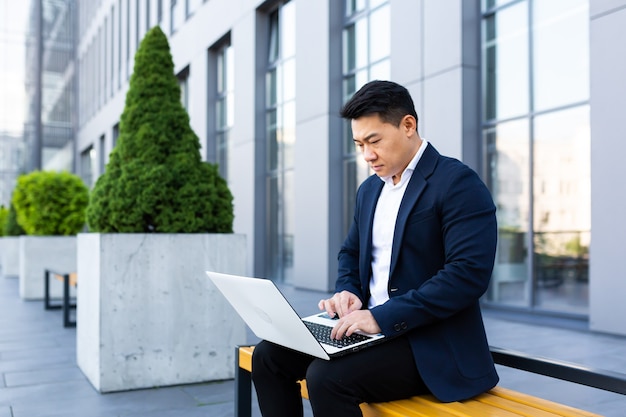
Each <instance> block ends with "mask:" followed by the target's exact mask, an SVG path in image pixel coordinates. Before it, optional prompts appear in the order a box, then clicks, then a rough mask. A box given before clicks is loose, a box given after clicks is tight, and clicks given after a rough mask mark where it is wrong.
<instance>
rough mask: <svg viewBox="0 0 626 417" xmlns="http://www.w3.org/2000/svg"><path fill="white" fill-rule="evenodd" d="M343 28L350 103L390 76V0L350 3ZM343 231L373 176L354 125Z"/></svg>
mask: <svg viewBox="0 0 626 417" xmlns="http://www.w3.org/2000/svg"><path fill="white" fill-rule="evenodd" d="M345 4H346V21H345V24H344V29H343V86H342V93H343V101H344V102H346V101H348V100H349V99H350V97H352V95H353V94H354V93H355V92H356V91H357V90H358V89H359V88H361V87H362V86H363V85H364V84H365V83H367V82H368V81H370V80H373V79H380V80H385V79H389V77H390V73H391V70H390V63H389V55H390V49H391V39H390V36H389V34H390V33H391V28H390V25H391V17H390V5H389V1H388V0H369V1H365V0H362V1H356V0H346V3H345ZM344 144H345V145H344V149H343V150H344V154H343V158H344V164H343V177H344V184H343V186H344V195H345V196H346V198H345V200H344V206H343V213H344V219H343V228H344V232H347V230H348V227H349V226H350V224H351V221H352V218H353V215H354V193H355V192H356V189H357V187H358V186H359V185H360V184H361V182H362V181H363V180H364V179H365V178H367V176H369V175H370V170H369V167H368V166H367V164H366V163H365V161H363V158H362V157H361V156H360V155H359V154H357V152H356V149H355V146H354V143H353V141H352V129H351V128H350V123H349V122H346V123H345V124H344Z"/></svg>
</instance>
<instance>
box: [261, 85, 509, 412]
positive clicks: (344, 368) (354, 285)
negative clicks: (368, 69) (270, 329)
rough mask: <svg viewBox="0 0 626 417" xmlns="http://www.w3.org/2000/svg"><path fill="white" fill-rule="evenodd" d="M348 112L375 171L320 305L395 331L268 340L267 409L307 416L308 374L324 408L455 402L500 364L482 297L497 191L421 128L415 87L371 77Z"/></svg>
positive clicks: (345, 328) (315, 402) (348, 320)
mask: <svg viewBox="0 0 626 417" xmlns="http://www.w3.org/2000/svg"><path fill="white" fill-rule="evenodd" d="M341 115H342V117H344V118H346V119H350V120H351V123H352V133H353V138H354V143H355V144H356V146H357V148H359V150H360V151H361V152H362V155H363V158H364V159H365V161H366V162H367V163H368V164H369V166H370V167H371V169H372V170H373V171H374V172H375V173H376V175H372V176H371V177H369V178H368V179H367V180H365V181H364V182H363V184H361V186H360V187H359V190H358V191H357V198H356V207H355V213H354V222H353V224H352V226H351V228H350V231H349V232H348V236H347V237H346V240H345V242H344V244H343V246H342V248H341V250H340V252H339V276H338V279H337V283H336V293H335V294H334V295H333V296H332V298H329V299H326V300H321V301H320V303H319V307H320V309H321V310H326V311H327V312H328V313H329V314H330V315H331V316H334V315H335V314H337V315H338V316H339V320H338V321H337V324H336V326H335V328H334V329H333V333H332V336H333V337H335V338H338V339H339V338H341V337H342V336H344V335H350V334H352V333H353V332H355V331H356V330H360V331H363V332H366V333H378V332H382V333H383V334H385V336H387V337H388V338H389V340H388V341H386V342H384V343H381V344H379V345H376V346H373V347H370V348H367V349H363V350H361V351H359V352H356V353H353V354H350V355H346V356H343V357H341V358H338V359H333V360H330V361H324V360H321V359H314V358H311V357H309V356H307V355H304V354H301V353H298V352H294V351H291V350H288V349H285V348H282V347H280V346H277V345H274V344H272V343H269V342H265V341H263V342H261V343H260V344H259V345H258V346H257V347H256V349H255V351H254V355H253V366H252V378H253V380H254V383H255V387H256V390H257V395H258V399H259V406H260V408H261V412H262V414H263V416H265V417H277V416H290V417H293V416H301V415H302V413H303V412H302V400H301V398H300V388H299V385H298V384H297V382H296V381H298V380H299V379H303V378H306V380H307V387H308V390H309V397H310V401H311V407H312V410H313V414H314V415H315V416H319V417H329V416H342V417H348V416H361V415H362V414H361V411H360V408H359V404H360V403H361V402H380V401H391V400H396V399H401V398H407V397H411V396H414V395H419V394H424V393H432V394H433V395H435V396H436V397H437V398H438V399H440V400H441V401H446V402H448V401H457V400H462V399H466V398H470V397H473V396H475V395H478V394H480V393H482V392H485V391H487V390H489V389H490V388H492V387H493V386H495V385H496V383H497V382H498V375H497V373H496V370H495V367H494V364H493V360H492V358H491V354H490V352H489V346H488V343H487V338H486V335H485V330H484V326H483V322H482V316H481V312H480V306H479V298H480V297H481V295H482V294H483V293H484V292H485V291H486V289H487V287H488V284H489V279H490V277H491V272H492V269H493V263H494V257H495V249H496V236H497V226H496V218H495V207H494V204H493V200H492V198H491V195H490V194H489V191H488V190H487V188H486V187H485V185H484V183H483V182H482V181H481V180H480V179H479V177H478V175H477V174H476V173H475V172H474V171H472V170H471V169H470V168H468V167H467V166H466V165H464V164H462V163H461V162H459V161H458V160H455V159H452V158H448V157H444V156H442V155H440V154H439V153H438V152H437V151H436V150H435V148H434V146H433V145H431V144H430V143H427V142H426V140H424V139H422V138H420V136H419V134H418V132H417V122H418V118H417V113H416V112H415V107H414V104H413V100H412V99H411V96H410V94H409V92H408V91H407V90H406V88H404V87H402V86H400V85H398V84H396V83H393V82H389V81H372V82H370V83H368V84H366V85H365V86H363V87H362V88H361V89H360V90H359V91H358V92H357V93H356V94H355V95H354V96H353V97H352V99H350V101H349V102H348V103H346V105H345V106H344V108H343V109H342V112H341Z"/></svg>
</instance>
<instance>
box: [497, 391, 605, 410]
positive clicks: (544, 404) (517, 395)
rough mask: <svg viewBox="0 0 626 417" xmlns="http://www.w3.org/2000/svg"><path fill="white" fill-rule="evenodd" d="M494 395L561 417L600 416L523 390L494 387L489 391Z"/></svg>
mask: <svg viewBox="0 0 626 417" xmlns="http://www.w3.org/2000/svg"><path fill="white" fill-rule="evenodd" d="M489 393H490V394H493V395H494V396H496V397H500V398H505V399H509V400H511V399H514V400H515V401H517V402H519V403H520V404H526V405H530V406H532V407H535V408H536V409H539V410H544V411H548V412H551V413H555V414H557V415H559V416H563V417H602V416H601V415H599V414H595V413H591V412H589V411H585V410H580V409H578V408H574V407H570V406H569V405H565V404H559V403H555V402H553V401H549V400H546V399H543V398H539V397H535V396H532V395H529V394H524V393H523V392H518V391H513V390H510V389H508V388H502V387H495V388H492V389H491V391H489Z"/></svg>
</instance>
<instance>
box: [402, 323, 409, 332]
mask: <svg viewBox="0 0 626 417" xmlns="http://www.w3.org/2000/svg"><path fill="white" fill-rule="evenodd" d="M401 326H402V330H406V329H407V328H408V327H409V326H407V324H406V322H404V321H403V322H402V324H401Z"/></svg>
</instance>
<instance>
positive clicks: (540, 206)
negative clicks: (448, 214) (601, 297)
mask: <svg viewBox="0 0 626 417" xmlns="http://www.w3.org/2000/svg"><path fill="white" fill-rule="evenodd" d="M505 3H506V4H505ZM484 5H486V6H487V7H497V8H495V9H494V10H495V11H494V10H489V11H488V12H487V13H486V14H485V15H484V16H483V42H484V45H483V51H484V61H483V63H484V65H483V79H484V80H485V82H484V85H485V89H484V92H483V106H484V109H485V111H484V118H485V120H484V140H485V146H486V151H487V153H486V164H487V165H486V167H485V168H486V169H485V172H486V175H487V182H488V185H489V188H490V190H491V192H492V195H493V197H494V201H495V202H496V205H497V210H498V211H497V216H498V228H499V241H498V252H497V259H496V264H495V267H494V274H493V279H492V282H491V287H490V289H489V292H488V293H487V296H486V298H487V300H489V301H494V302H497V303H503V304H507V305H514V306H521V307H524V308H528V309H540V310H542V311H558V312H559V313H571V314H576V315H585V314H587V312H588V288H589V287H588V284H589V283H588V250H589V242H590V239H591V233H590V230H591V226H590V221H591V220H590V219H591V215H590V210H591V201H590V200H591V197H590V196H591V187H590V176H591V172H590V129H589V105H588V101H589V39H588V34H589V28H588V25H589V20H588V7H589V6H588V0H573V1H565V0H555V1H550V2H546V1H536V0H525V1H518V2H494V1H490V2H487V3H485V4H484ZM500 6H502V7H500ZM528 27H530V28H532V30H528ZM531 97H532V99H531Z"/></svg>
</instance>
